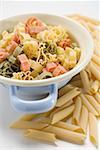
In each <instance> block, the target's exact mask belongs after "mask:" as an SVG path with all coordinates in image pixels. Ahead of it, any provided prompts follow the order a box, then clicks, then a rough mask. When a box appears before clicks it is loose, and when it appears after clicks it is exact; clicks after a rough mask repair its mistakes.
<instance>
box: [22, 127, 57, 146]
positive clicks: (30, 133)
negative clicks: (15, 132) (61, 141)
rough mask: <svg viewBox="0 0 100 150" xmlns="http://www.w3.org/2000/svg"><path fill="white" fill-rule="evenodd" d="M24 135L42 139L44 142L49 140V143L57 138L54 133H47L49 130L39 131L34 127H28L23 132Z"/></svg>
mask: <svg viewBox="0 0 100 150" xmlns="http://www.w3.org/2000/svg"><path fill="white" fill-rule="evenodd" d="M24 136H25V137H27V138H31V139H35V140H39V141H44V142H50V143H55V142H56V140H57V139H56V137H55V134H54V133H49V132H44V131H39V130H34V129H28V130H27V131H26V132H25V133H24Z"/></svg>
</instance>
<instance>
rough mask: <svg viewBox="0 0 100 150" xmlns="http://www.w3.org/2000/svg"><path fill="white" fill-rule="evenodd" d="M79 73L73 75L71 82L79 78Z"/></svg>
mask: <svg viewBox="0 0 100 150" xmlns="http://www.w3.org/2000/svg"><path fill="white" fill-rule="evenodd" d="M80 79H81V78H80V74H77V75H76V76H74V77H73V78H72V79H71V82H73V81H76V80H80Z"/></svg>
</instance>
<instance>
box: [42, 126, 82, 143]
mask: <svg viewBox="0 0 100 150" xmlns="http://www.w3.org/2000/svg"><path fill="white" fill-rule="evenodd" d="M43 131H46V132H51V133H54V134H55V135H56V137H57V138H59V139H61V140H65V141H68V142H71V143H77V144H84V140H85V135H84V134H82V133H77V132H74V131H70V130H66V129H62V128H59V127H54V126H48V127H46V128H44V129H43Z"/></svg>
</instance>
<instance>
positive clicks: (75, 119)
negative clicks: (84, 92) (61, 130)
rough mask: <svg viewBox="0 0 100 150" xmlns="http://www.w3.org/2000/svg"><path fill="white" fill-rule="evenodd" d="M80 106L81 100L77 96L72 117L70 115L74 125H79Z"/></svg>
mask: <svg viewBox="0 0 100 150" xmlns="http://www.w3.org/2000/svg"><path fill="white" fill-rule="evenodd" d="M81 108H82V101H81V98H80V97H79V96H78V97H77V98H76V100H75V109H74V112H73V117H72V123H74V124H76V125H79V119H80V114H81Z"/></svg>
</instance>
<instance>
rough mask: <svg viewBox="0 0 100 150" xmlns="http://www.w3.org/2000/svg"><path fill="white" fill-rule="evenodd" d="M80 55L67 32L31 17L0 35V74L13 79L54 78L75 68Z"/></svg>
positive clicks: (76, 44)
mask: <svg viewBox="0 0 100 150" xmlns="http://www.w3.org/2000/svg"><path fill="white" fill-rule="evenodd" d="M80 52H81V50H80V47H79V45H78V43H77V42H76V41H75V40H74V38H73V37H71V36H70V34H69V33H68V32H67V29H65V28H64V27H62V26H60V25H58V26H57V25H55V26H53V25H47V24H45V23H44V22H43V21H41V20H39V19H38V18H36V17H35V16H32V17H30V18H28V19H27V20H26V21H25V22H19V23H18V24H17V25H16V26H14V28H13V29H12V30H11V29H8V30H5V31H3V32H2V33H1V34H0V75H2V76H4V77H8V78H12V79H17V80H40V79H46V78H51V77H56V76H59V75H61V74H64V73H66V72H68V71H70V70H71V69H73V68H74V67H75V65H76V64H77V62H78V61H79V58H80ZM8 66H9V67H8Z"/></svg>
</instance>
